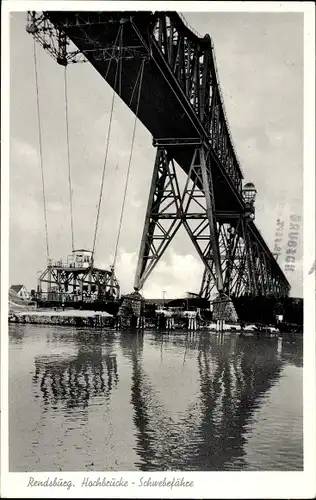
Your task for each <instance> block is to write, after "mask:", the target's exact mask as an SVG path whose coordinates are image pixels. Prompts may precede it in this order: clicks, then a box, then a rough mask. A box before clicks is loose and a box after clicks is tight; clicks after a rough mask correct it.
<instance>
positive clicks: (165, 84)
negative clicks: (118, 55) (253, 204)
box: [49, 12, 241, 210]
mask: <svg viewBox="0 0 316 500" xmlns="http://www.w3.org/2000/svg"><path fill="white" fill-rule="evenodd" d="M75 14H76V13H74V12H50V13H49V16H50V19H51V21H52V22H53V23H54V24H55V25H59V26H60V27H62V29H63V30H64V31H65V33H66V34H67V36H68V37H69V38H70V40H71V41H72V42H73V43H74V44H75V45H76V46H77V47H78V49H79V50H80V51H81V52H82V53H84V54H85V56H86V58H87V59H88V60H89V62H90V63H91V64H92V65H93V66H94V68H95V69H96V70H97V71H98V72H99V73H100V75H101V76H102V77H103V78H105V76H106V75H107V76H106V81H107V83H108V84H109V85H110V86H111V87H112V88H113V87H114V86H115V74H116V68H117V62H116V60H115V59H113V60H112V63H111V65H110V66H109V61H108V60H102V59H96V57H95V55H94V53H93V52H92V49H93V48H95V47H103V48H105V47H107V48H109V51H110V52H111V49H112V48H113V46H114V45H115V41H116V40H117V36H118V29H119V26H120V24H119V23H118V21H119V17H122V14H123V13H121V14H119V13H110V12H104V13H103V14H102V15H103V16H104V22H105V23H106V24H95V25H94V24H92V25H88V24H87V25H86V26H83V25H82V24H81V25H80V26H74V25H75ZM128 14H129V13H124V16H126V17H128ZM130 14H131V13H130ZM134 14H135V13H134ZM89 15H91V13H89ZM80 17H81V18H83V19H84V17H85V13H84V12H81V13H80ZM111 18H113V19H114V20H115V21H116V22H112V23H111V22H110V19H111ZM152 18H153V14H152V13H150V12H142V13H139V12H138V13H137V16H135V23H136V24H137V29H138V30H139V32H140V33H141V34H142V37H143V38H144V40H145V41H146V39H147V41H148V36H147V32H148V30H149V31H150V25H151V23H152ZM67 24H68V25H69V26H66V25H67ZM122 42H123V47H125V48H126V47H138V50H139V56H138V57H137V58H136V61H135V58H131V59H123V61H122V65H121V70H120V71H121V77H120V80H121V85H120V88H119V84H118V82H117V84H116V86H115V90H116V92H117V94H118V95H119V96H120V97H121V98H122V100H123V101H124V102H125V103H126V104H127V106H128V107H129V108H130V109H131V110H132V111H133V112H134V113H135V112H136V106H137V99H136V98H135V96H134V99H133V100H132V102H131V97H132V93H133V89H134V87H135V82H136V79H137V76H138V73H139V69H140V64H141V57H142V56H145V55H146V56H147V55H149V54H148V52H147V49H146V48H145V46H144V44H142V43H141V41H140V38H139V37H138V35H137V34H136V32H135V30H134V29H133V27H132V25H131V24H130V23H126V24H124V28H123V37H122ZM89 50H91V52H89ZM151 50H152V52H151V56H150V57H148V59H147V60H146V63H145V67H144V73H143V82H142V89H141V98H140V102H139V110H138V118H139V119H140V121H141V122H142V123H143V124H144V126H145V127H146V128H147V129H148V130H149V131H150V133H151V134H152V136H153V137H154V138H157V139H159V138H197V139H198V138H199V137H201V135H202V134H203V128H201V124H200V122H199V119H198V117H197V116H196V115H195V112H194V110H193V109H192V107H191V105H190V104H189V103H188V101H187V100H186V98H185V96H184V94H182V93H181V91H179V86H178V84H177V82H175V79H174V78H173V75H172V74H170V73H169V72H168V65H167V64H166V62H165V61H164V57H163V55H162V54H161V53H160V51H159V49H157V48H156V47H154V46H152V49H151ZM168 151H169V152H170V154H171V155H172V157H173V158H174V159H175V161H176V162H177V163H178V164H179V165H180V167H181V168H182V169H183V170H184V171H185V172H186V173H188V171H189V167H190V163H191V160H192V155H193V148H192V149H191V148H189V147H188V146H185V147H181V146H176V147H174V148H170V147H169V148H168ZM211 154H212V153H211ZM148 167H149V168H150V167H151V165H148ZM212 174H213V184H214V193H215V206H216V209H217V210H240V208H241V200H240V196H238V195H237V194H236V191H234V190H232V189H231V187H230V186H229V185H228V183H227V178H225V176H226V175H227V174H226V173H225V172H224V171H223V169H222V168H221V166H220V165H219V163H218V162H217V160H216V158H215V156H214V157H213V156H212Z"/></svg>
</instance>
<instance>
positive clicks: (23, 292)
mask: <svg viewBox="0 0 316 500" xmlns="http://www.w3.org/2000/svg"><path fill="white" fill-rule="evenodd" d="M9 292H10V294H12V295H17V296H18V297H20V298H21V299H29V298H30V294H29V292H28V291H27V289H26V288H25V286H24V285H11V286H10V291H9Z"/></svg>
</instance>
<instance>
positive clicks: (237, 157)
mask: <svg viewBox="0 0 316 500" xmlns="http://www.w3.org/2000/svg"><path fill="white" fill-rule="evenodd" d="M211 45H212V55H213V62H214V68H215V73H216V82H217V87H218V91H219V98H220V101H221V105H222V110H223V114H224V118H225V123H226V128H227V133H228V136H229V139H230V143H231V146H232V148H233V151H234V155H235V157H236V161H237V164H238V167H239V170H240V172H242V170H241V166H240V160H239V156H238V153H237V150H236V147H235V143H234V140H233V136H232V132H231V128H230V125H229V121H228V117H227V112H226V108H225V104H224V96H223V91H222V88H221V85H220V79H219V72H218V67H217V61H216V55H215V46H214V42H213V40H212V41H211Z"/></svg>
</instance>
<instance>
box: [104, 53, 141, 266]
mask: <svg viewBox="0 0 316 500" xmlns="http://www.w3.org/2000/svg"><path fill="white" fill-rule="evenodd" d="M144 66H145V58H143V59H142V62H141V65H140V68H139V72H138V75H137V79H136V82H135V86H134V89H133V93H132V97H131V101H130V104H131V103H132V99H133V97H134V91H135V89H136V86H137V83H138V80H139V83H138V96H137V104H136V112H135V119H134V126H133V133H132V143H131V149H130V155H129V161H128V167H127V174H126V180H125V188H124V196H123V203H122V209H121V215H120V222H119V229H118V235H117V240H116V245H115V251H114V260H113V266H112V269H113V270H114V268H115V264H116V258H117V250H118V245H119V241H120V236H121V229H122V222H123V215H124V208H125V202H126V194H127V187H128V182H129V176H130V169H131V162H132V155H133V150H134V143H135V132H136V124H137V117H138V109H139V103H140V94H141V88H142V82H143V75H144Z"/></svg>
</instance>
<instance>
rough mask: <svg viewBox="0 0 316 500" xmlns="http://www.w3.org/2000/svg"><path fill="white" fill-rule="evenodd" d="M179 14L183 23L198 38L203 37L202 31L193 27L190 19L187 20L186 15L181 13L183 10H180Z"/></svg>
mask: <svg viewBox="0 0 316 500" xmlns="http://www.w3.org/2000/svg"><path fill="white" fill-rule="evenodd" d="M178 15H179V17H180V19H181V21H182V22H183V24H184V25H185V26H186V27H187V28H188V29H189V30H190V31H192V33H194V34H195V35H196V36H197V37H198V38H202V36H201V35H200V33H199V32H198V31H196V29H194V28H192V26H191V25H190V24H189V23H188V21H187V20H186V18H185V17H184V15H183V14H181V12H178Z"/></svg>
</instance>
